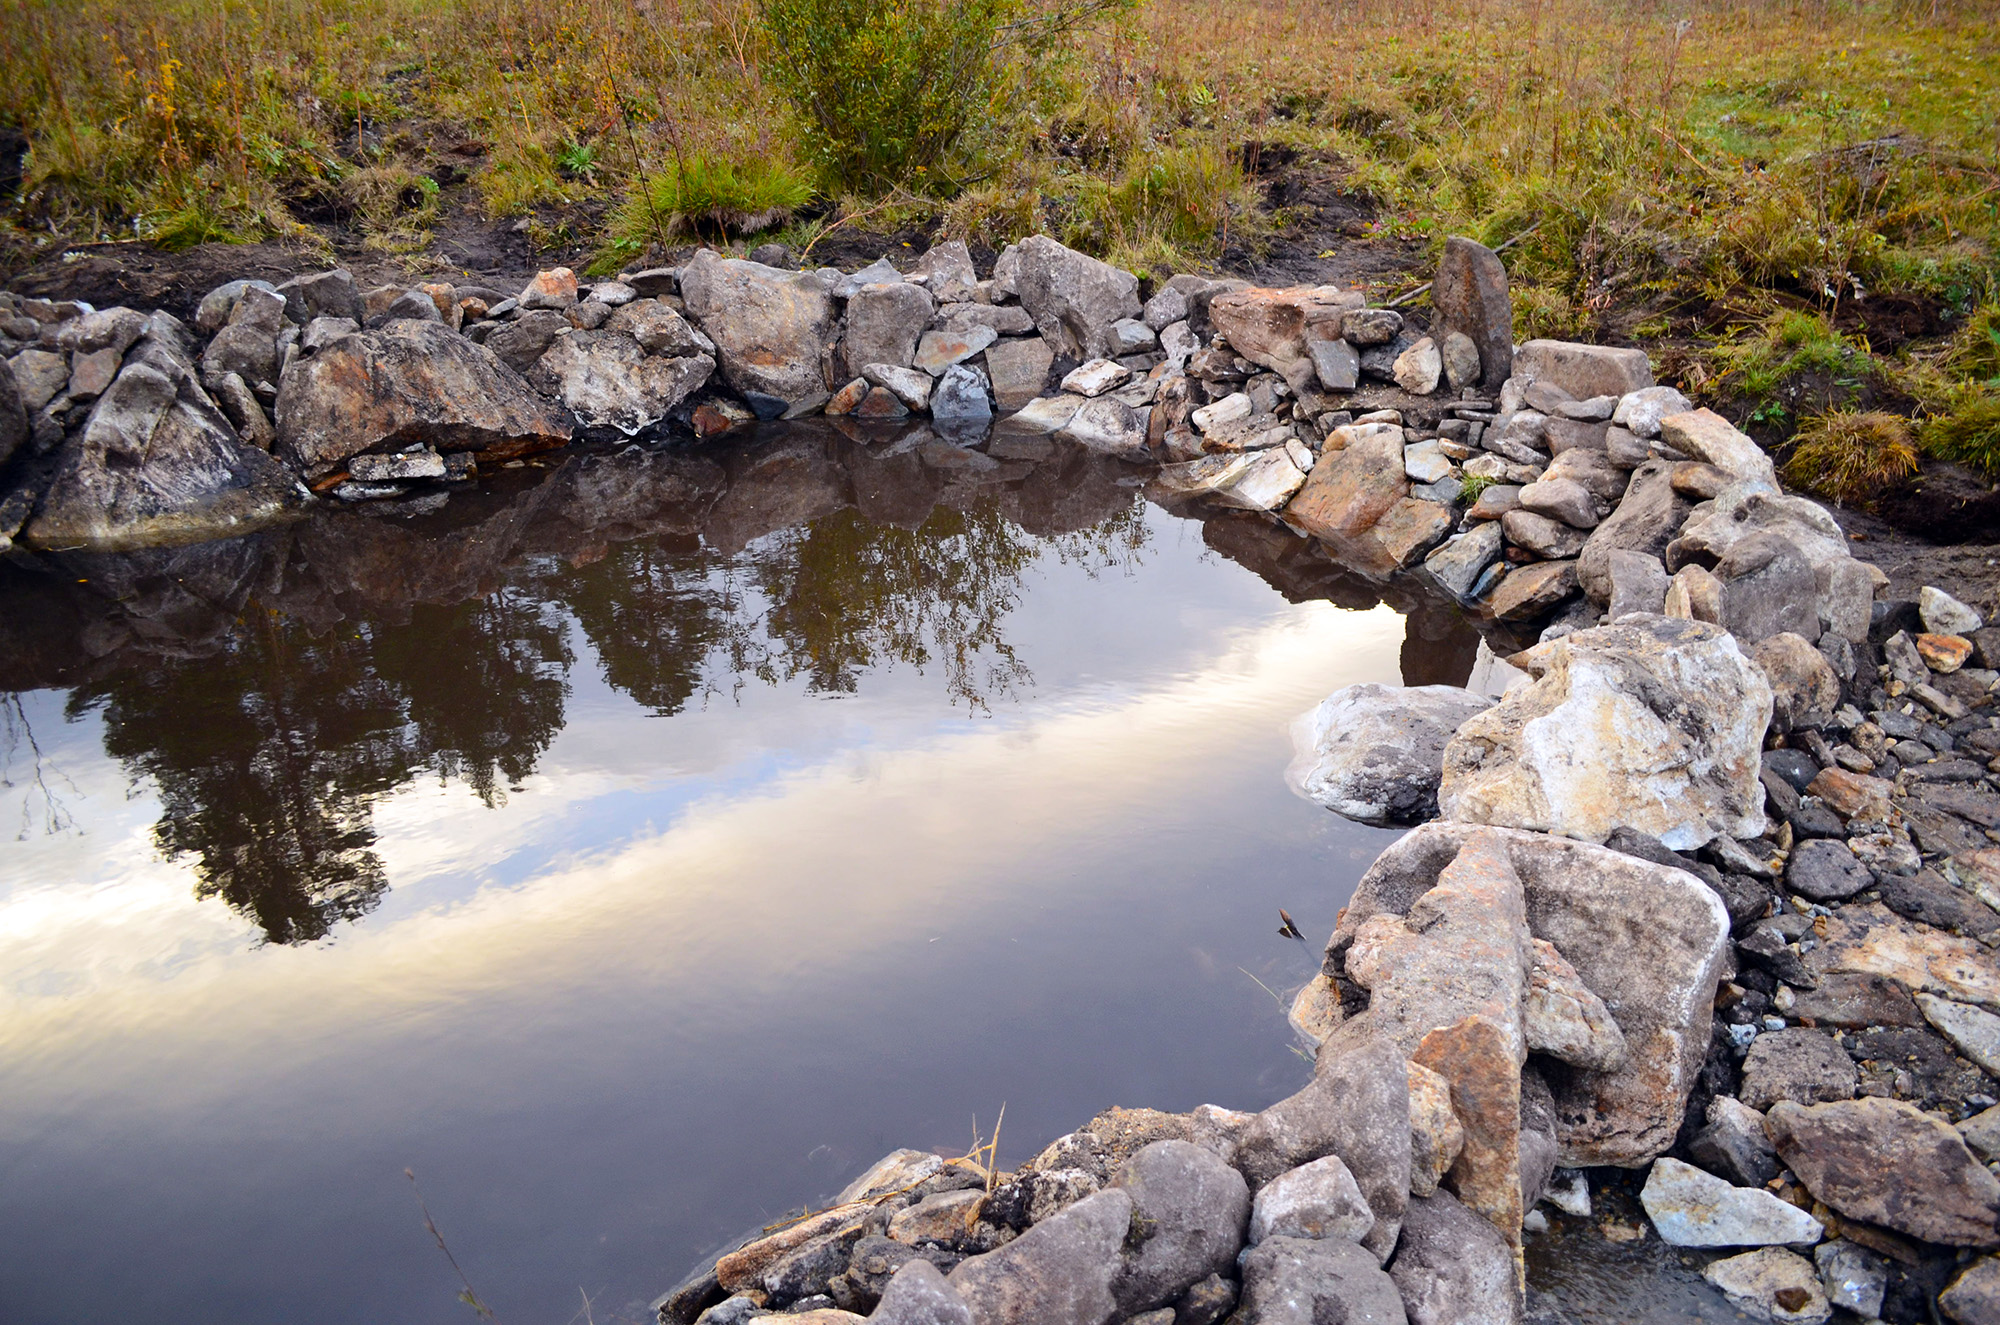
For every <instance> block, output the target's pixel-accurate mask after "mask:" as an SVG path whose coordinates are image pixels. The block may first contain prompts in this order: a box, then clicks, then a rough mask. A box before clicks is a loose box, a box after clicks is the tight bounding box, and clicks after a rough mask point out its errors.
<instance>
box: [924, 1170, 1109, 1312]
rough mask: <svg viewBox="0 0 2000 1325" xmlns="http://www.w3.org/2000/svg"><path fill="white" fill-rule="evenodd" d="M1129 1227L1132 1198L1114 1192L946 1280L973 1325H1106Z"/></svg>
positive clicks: (1077, 1206)
mask: <svg viewBox="0 0 2000 1325" xmlns="http://www.w3.org/2000/svg"><path fill="white" fill-rule="evenodd" d="M1131 1227H1132V1198H1131V1197H1130V1196H1128V1195H1127V1194H1126V1193H1125V1192H1124V1191H1122V1190H1120V1189H1118V1188H1115V1187H1114V1188H1111V1189H1109V1190H1107V1191H1101V1192H1098V1193H1097V1194H1096V1195H1094V1196H1089V1197H1085V1198H1084V1199H1083V1200H1081V1201H1078V1202H1077V1203H1076V1204H1075V1205H1072V1206H1070V1207H1069V1208H1068V1209H1067V1210H1064V1211H1062V1212H1061V1213H1060V1214H1057V1215H1055V1216H1053V1217H1052V1218H1049V1219H1046V1220H1044V1221H1043V1222H1041V1223H1039V1224H1036V1225H1035V1226H1034V1227H1033V1228H1031V1229H1029V1230H1028V1231H1027V1232H1025V1233H1023V1234H1022V1235H1021V1236H1020V1237H1018V1238H1016V1239H1014V1240H1013V1241H1012V1242H1009V1243H1008V1244H1007V1245H1006V1246H1004V1247H1001V1248H1000V1249H998V1250H997V1251H989V1252H987V1253H986V1254H984V1255H982V1256H974V1257H972V1258H970V1259H969V1260H967V1261H965V1262H963V1263H962V1264H961V1265H959V1267H958V1268H957V1269H955V1270H953V1271H952V1272H951V1274H950V1275H949V1276H947V1278H946V1281H945V1282H946V1284H947V1285H948V1286H949V1287H950V1288H951V1290H952V1291H953V1292H955V1293H956V1294H957V1295H958V1297H959V1298H960V1299H961V1300H962V1301H963V1302H964V1303H965V1305H966V1307H967V1308H968V1309H969V1310H970V1312H971V1314H972V1319H973V1321H974V1322H975V1325H1020V1323H1021V1322H1027V1321H1035V1322H1047V1325H1106V1323H1107V1322H1109V1321H1111V1320H1113V1319H1116V1318H1117V1317H1118V1316H1119V1315H1120V1311H1119V1306H1118V1301H1117V1299H1116V1298H1115V1297H1114V1296H1113V1294H1112V1286H1113V1284H1114V1283H1115V1282H1116V1280H1117V1278H1118V1275H1119V1272H1120V1270H1121V1268H1122V1265H1123V1262H1122V1260H1121V1257H1120V1251H1121V1250H1122V1248H1123V1246H1124V1243H1125V1239H1126V1236H1127V1235H1128V1234H1129V1233H1130V1232H1131Z"/></svg>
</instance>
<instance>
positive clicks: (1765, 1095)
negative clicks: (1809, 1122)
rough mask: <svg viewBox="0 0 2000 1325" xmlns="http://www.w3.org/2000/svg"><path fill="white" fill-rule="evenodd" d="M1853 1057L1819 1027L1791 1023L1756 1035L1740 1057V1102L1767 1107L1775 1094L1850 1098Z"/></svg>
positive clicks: (1801, 1099) (1810, 1100)
mask: <svg viewBox="0 0 2000 1325" xmlns="http://www.w3.org/2000/svg"><path fill="white" fill-rule="evenodd" d="M1859 1083H1860V1077H1859V1074H1858V1073H1857V1072H1856V1071H1855V1068H1854V1060H1853V1059H1851V1058H1849V1057H1848V1056H1847V1053H1846V1051H1845V1050H1843V1049H1842V1048H1841V1047H1840V1042H1839V1041H1838V1040H1835V1039H1834V1038H1833V1037H1832V1036H1831V1035H1828V1034H1827V1033H1826V1032H1825V1031H1817V1030H1807V1029H1804V1028H1802V1027H1791V1028H1788V1029H1785V1030H1781V1031H1768V1032H1766V1033H1765V1034H1763V1035H1759V1036H1758V1037H1757V1039H1756V1042H1755V1043H1753V1044H1752V1045H1751V1046H1750V1052H1749V1054H1748V1055H1747V1056H1746V1057H1745V1058H1744V1060H1743V1092H1742V1098H1743V1102H1744V1103H1745V1104H1747V1105H1749V1106H1750V1107H1751V1108H1753V1109H1766V1110H1768V1109H1769V1108H1770V1107H1771V1106H1772V1105H1774V1104H1776V1103H1778V1102H1779V1101H1781V1100H1790V1101H1791V1102H1793V1103H1795V1104H1819V1103H1824V1102H1826V1101H1828V1100H1847V1099H1852V1098H1854V1090H1855V1087H1856V1086H1857V1085H1858V1084H1859Z"/></svg>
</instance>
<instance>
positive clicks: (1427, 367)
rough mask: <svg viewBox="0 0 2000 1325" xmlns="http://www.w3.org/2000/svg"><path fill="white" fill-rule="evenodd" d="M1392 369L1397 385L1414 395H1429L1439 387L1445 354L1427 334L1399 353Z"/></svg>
mask: <svg viewBox="0 0 2000 1325" xmlns="http://www.w3.org/2000/svg"><path fill="white" fill-rule="evenodd" d="M1390 371H1391V372H1392V373H1393V374H1394V376H1395V378H1396V385H1397V386H1399V387H1401V388H1403V390H1405V391H1407V392H1409V393H1410V394H1411V395H1413V396H1428V395H1429V394H1431V392H1433V391H1435V390H1437V388H1438V378H1439V377H1440V376H1441V375H1442V374H1443V372H1444V355H1443V353H1442V352H1441V351H1440V350H1439V349H1438V346H1437V342H1436V341H1434V340H1432V339H1431V338H1430V337H1429V336H1426V337H1424V338H1423V339H1422V340H1420V341H1418V342H1417V343H1416V344H1414V345H1412V346H1411V347H1410V348H1409V349H1407V350H1404V351H1403V352H1402V353H1401V354H1399V355H1397V356H1396V363H1395V366H1394V367H1393V368H1392V369H1391V370H1390Z"/></svg>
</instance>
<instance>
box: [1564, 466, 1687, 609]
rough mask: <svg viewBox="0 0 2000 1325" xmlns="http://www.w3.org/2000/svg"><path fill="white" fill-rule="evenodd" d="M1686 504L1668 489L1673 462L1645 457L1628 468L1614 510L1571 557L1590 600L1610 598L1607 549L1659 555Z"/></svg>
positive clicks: (1676, 529) (1684, 516)
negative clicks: (1627, 477)
mask: <svg viewBox="0 0 2000 1325" xmlns="http://www.w3.org/2000/svg"><path fill="white" fill-rule="evenodd" d="M1687 514H1688V504H1687V502H1686V501H1684V500H1682V498H1681V497H1680V496H1679V494H1677V493H1676V492H1675V491H1674V488H1673V466H1672V465H1670V464H1668V463H1667V462H1666V461H1664V460H1648V461H1646V462H1645V463H1644V464H1642V465H1640V466H1639V467H1638V468H1637V469H1635V470H1633V471H1632V479H1631V482H1630V483H1629V484H1628V485H1627V487H1626V489H1625V494H1624V497H1623V498H1622V499H1621V500H1620V501H1619V503H1618V509H1617V510H1615V511H1613V512H1612V513H1611V514H1610V515H1608V516H1606V517H1605V519H1604V522H1603V523H1602V524H1600V525H1598V526H1597V528H1595V529H1593V530H1591V532H1590V540H1589V541H1588V542H1586V543H1585V544H1584V545H1583V552H1582V554H1581V555H1579V556H1578V558H1577V582H1578V583H1579V584H1581V585H1582V586H1583V591H1584V592H1585V593H1587V594H1589V595H1590V598H1591V601H1592V602H1598V603H1605V602H1609V601H1610V600H1611V554H1612V553H1613V552H1640V553H1644V554H1645V555H1647V556H1649V557H1657V556H1660V555H1661V554H1662V553H1663V552H1665V551H1666V548H1667V544H1668V543H1670V542H1672V541H1673V539H1674V535H1675V534H1677V533H1679V532H1680V527H1681V523H1682V522H1683V521H1684V520H1686V519H1687Z"/></svg>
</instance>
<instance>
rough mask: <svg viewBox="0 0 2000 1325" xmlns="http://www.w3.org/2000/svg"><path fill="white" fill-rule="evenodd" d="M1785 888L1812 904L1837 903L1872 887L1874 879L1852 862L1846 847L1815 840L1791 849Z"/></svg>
mask: <svg viewBox="0 0 2000 1325" xmlns="http://www.w3.org/2000/svg"><path fill="white" fill-rule="evenodd" d="M1785 886H1786V887H1787V888H1789V889H1791V890H1792V891H1793V892H1795V893H1798V894H1799V895H1800V896H1802V897H1809V898H1811V899H1812V900H1813V901H1815V902H1839V901H1845V900H1846V899H1848V898H1850V897H1853V896H1854V895H1855V894H1857V893H1861V892H1865V891H1867V890H1868V889H1869V888H1872V887H1874V886H1875V875H1874V874H1873V873H1872V872H1871V871H1870V870H1869V868H1868V867H1867V866H1866V865H1863V864H1862V863H1861V862H1860V861H1858V860H1856V859H1855V858H1854V853H1853V852H1852V851H1850V850H1849V849H1848V847H1847V843H1845V842H1841V841H1837V840H1832V839H1826V838H1815V839H1813V840H1812V841H1808V842H1801V843H1799V844H1798V845H1797V846H1796V847H1794V848H1792V855H1791V859H1790V860H1788V861H1786V862H1785Z"/></svg>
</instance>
